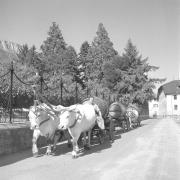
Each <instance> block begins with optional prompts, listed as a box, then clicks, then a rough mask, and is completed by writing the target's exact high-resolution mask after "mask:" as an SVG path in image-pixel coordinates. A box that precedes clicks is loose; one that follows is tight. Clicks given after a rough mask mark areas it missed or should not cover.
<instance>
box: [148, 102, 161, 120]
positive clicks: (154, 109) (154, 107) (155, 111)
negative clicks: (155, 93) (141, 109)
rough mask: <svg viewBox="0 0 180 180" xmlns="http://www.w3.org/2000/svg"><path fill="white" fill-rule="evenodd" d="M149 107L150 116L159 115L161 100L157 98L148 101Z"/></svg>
mask: <svg viewBox="0 0 180 180" xmlns="http://www.w3.org/2000/svg"><path fill="white" fill-rule="evenodd" d="M148 107H149V117H150V118H153V117H157V116H158V115H159V102H158V101H157V100H152V101H150V102H149V103H148Z"/></svg>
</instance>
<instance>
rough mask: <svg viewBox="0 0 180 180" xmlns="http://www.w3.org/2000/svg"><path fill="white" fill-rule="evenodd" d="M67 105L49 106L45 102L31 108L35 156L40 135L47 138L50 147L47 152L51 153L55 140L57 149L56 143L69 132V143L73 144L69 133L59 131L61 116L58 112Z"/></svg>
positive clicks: (33, 151)
mask: <svg viewBox="0 0 180 180" xmlns="http://www.w3.org/2000/svg"><path fill="white" fill-rule="evenodd" d="M64 108H65V107H63V106H61V105H59V106H53V105H51V106H48V105H46V104H45V103H41V104H39V105H38V106H37V105H35V106H31V107H30V110H29V114H28V116H29V120H30V128H31V129H32V130H33V131H34V132H33V139H32V153H33V155H34V156H37V155H38V148H37V140H38V138H39V137H40V136H44V137H46V138H47V142H48V147H47V151H46V154H47V155H49V154H50V153H51V150H52V148H51V142H52V140H54V144H53V150H55V149H56V143H57V141H58V140H59V139H60V137H62V135H63V134H67V136H68V137H67V139H68V145H70V144H71V140H70V136H69V135H68V133H64V132H62V131H61V132H58V131H57V128H58V124H59V117H58V114H59V113H60V112H61V110H62V109H64Z"/></svg>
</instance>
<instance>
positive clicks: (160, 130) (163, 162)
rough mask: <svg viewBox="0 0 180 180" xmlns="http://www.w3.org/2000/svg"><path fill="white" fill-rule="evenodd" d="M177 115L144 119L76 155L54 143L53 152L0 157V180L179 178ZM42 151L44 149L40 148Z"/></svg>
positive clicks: (154, 179) (178, 121)
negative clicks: (138, 126)
mask: <svg viewBox="0 0 180 180" xmlns="http://www.w3.org/2000/svg"><path fill="white" fill-rule="evenodd" d="M178 123H180V119H179V120H173V119H168V118H167V119H161V120H156V119H154V120H146V121H143V122H142V127H140V128H137V129H134V130H132V131H130V132H128V133H124V134H122V135H121V137H120V135H118V134H117V136H116V140H115V142H114V143H113V144H110V143H109V142H108V141H106V143H104V144H103V145H94V147H92V148H91V150H90V151H86V152H85V153H83V154H82V155H81V156H80V157H79V158H77V159H72V158H71V149H70V150H69V149H68V148H67V147H66V145H65V144H60V145H59V147H58V153H57V156H41V157H39V158H33V157H32V156H31V152H30V150H29V151H25V152H21V153H17V154H13V155H10V156H6V157H1V158H0V180H56V179H61V180H71V179H73V180H76V179H77V180H86V179H87V180H92V179H93V180H180V124H178ZM41 152H42V153H44V150H41Z"/></svg>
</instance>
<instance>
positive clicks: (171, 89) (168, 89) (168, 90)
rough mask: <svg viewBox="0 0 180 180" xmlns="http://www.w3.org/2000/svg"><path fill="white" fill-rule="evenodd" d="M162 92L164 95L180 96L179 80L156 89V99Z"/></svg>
mask: <svg viewBox="0 0 180 180" xmlns="http://www.w3.org/2000/svg"><path fill="white" fill-rule="evenodd" d="M162 91H163V92H164V94H165V95H177V94H180V80H174V81H170V82H168V83H166V84H164V85H162V86H160V87H159V89H158V97H159V95H160V94H161V92H162Z"/></svg>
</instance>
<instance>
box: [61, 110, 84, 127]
mask: <svg viewBox="0 0 180 180" xmlns="http://www.w3.org/2000/svg"><path fill="white" fill-rule="evenodd" d="M79 118H81V114H80V112H79V111H77V110H75V109H73V110H69V109H66V110H64V111H63V112H62V113H61V115H60V123H59V126H58V129H61V130H65V129H67V128H73V127H74V126H75V125H76V122H77V120H78V119H79Z"/></svg>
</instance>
